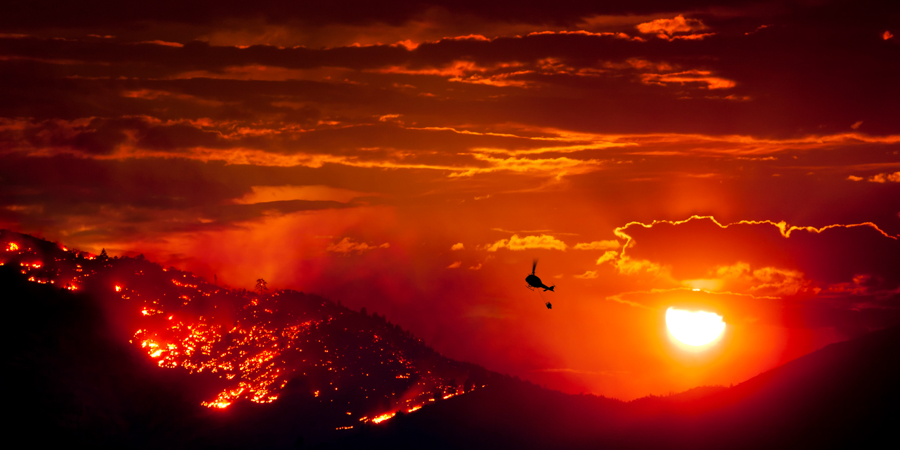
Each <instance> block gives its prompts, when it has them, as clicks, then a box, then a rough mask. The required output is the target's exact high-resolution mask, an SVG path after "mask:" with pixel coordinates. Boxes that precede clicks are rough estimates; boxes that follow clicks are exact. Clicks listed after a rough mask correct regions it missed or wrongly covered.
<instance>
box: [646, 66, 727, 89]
mask: <svg viewBox="0 0 900 450" xmlns="http://www.w3.org/2000/svg"><path fill="white" fill-rule="evenodd" d="M711 74H712V72H710V71H708V70H687V71H684V72H677V73H645V74H641V82H642V83H644V84H658V85H660V86H665V85H666V84H670V83H679V84H682V85H683V84H686V83H705V84H706V88H707V89H729V88H733V87H734V86H735V85H736V83H735V82H734V81H733V80H729V79H727V78H721V77H715V76H712V75H711Z"/></svg>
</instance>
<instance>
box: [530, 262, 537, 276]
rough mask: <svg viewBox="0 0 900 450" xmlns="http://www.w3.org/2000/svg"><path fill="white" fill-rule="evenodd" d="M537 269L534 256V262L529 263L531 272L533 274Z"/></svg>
mask: <svg viewBox="0 0 900 450" xmlns="http://www.w3.org/2000/svg"><path fill="white" fill-rule="evenodd" d="M535 270H537V258H535V260H534V262H533V263H531V274H532V275H534V271H535Z"/></svg>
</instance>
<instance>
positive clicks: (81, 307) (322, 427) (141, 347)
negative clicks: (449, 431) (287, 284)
mask: <svg viewBox="0 0 900 450" xmlns="http://www.w3.org/2000/svg"><path fill="white" fill-rule="evenodd" d="M0 245H2V249H0V265H2V267H0V269H2V274H3V279H2V280H0V282H2V284H0V286H2V289H3V290H4V291H5V292H6V293H7V294H8V295H7V296H5V297H6V298H9V299H10V303H11V304H13V305H15V308H14V309H13V310H14V311H16V312H17V313H16V314H14V315H13V317H16V318H17V320H16V323H14V324H13V326H12V328H13V329H14V330H17V331H15V332H14V333H13V337H15V339H16V340H23V341H24V345H22V346H20V347H17V352H19V353H17V354H16V359H14V360H13V361H14V364H15V368H14V369H11V370H16V371H18V373H22V374H27V375H23V376H24V378H23V380H24V381H23V382H25V381H27V380H31V381H29V382H30V383H32V385H31V391H32V392H42V394H41V395H44V394H46V395H51V394H47V393H49V392H58V393H59V395H56V394H53V395H56V396H53V395H51V397H52V398H51V399H50V400H46V402H49V403H47V404H45V405H44V406H41V407H36V408H37V409H34V408H32V407H31V406H28V408H30V410H33V411H47V410H51V409H54V410H58V411H68V410H69V409H71V408H69V407H70V406H71V407H72V408H74V407H75V406H77V403H78V402H79V401H81V402H82V403H83V404H90V403H91V402H95V403H98V405H97V412H96V414H95V415H94V416H90V417H89V418H85V417H87V416H85V414H88V415H90V411H88V410H87V409H85V411H84V412H83V413H79V412H77V411H75V412H71V413H66V414H69V415H75V416H78V417H81V418H80V419H78V420H75V419H72V420H75V421H74V422H72V420H69V419H63V418H61V417H55V418H49V417H44V419H47V420H51V419H52V420H51V422H53V423H56V424H57V426H58V427H62V428H63V429H66V430H69V431H67V432H66V433H69V434H71V433H74V434H75V435H84V433H85V429H84V427H83V426H82V424H89V428H91V427H92V428H91V429H94V428H96V430H95V431H91V432H90V433H88V434H87V436H92V437H90V438H87V437H85V439H88V440H90V439H97V440H98V442H101V443H108V444H110V445H118V444H121V442H120V441H116V440H115V439H112V438H111V439H112V440H110V441H108V442H107V441H106V440H104V438H103V436H107V435H108V436H115V437H116V439H125V441H124V442H128V444H129V445H134V444H135V443H138V442H142V440H141V439H140V438H139V436H136V435H134V434H133V433H134V430H132V427H133V426H135V425H134V420H137V421H138V422H140V423H145V422H147V421H144V420H141V419H140V417H143V416H142V414H144V415H146V414H145V412H139V411H145V409H146V408H151V409H154V410H160V411H159V413H163V411H162V410H161V409H165V408H156V407H151V406H149V404H147V403H146V402H144V400H143V399H142V397H141V396H143V395H151V396H153V395H156V394H159V395H161V396H160V397H159V398H156V397H154V399H153V401H154V402H156V401H172V402H178V405H175V406H172V408H174V409H177V410H178V411H172V412H165V413H163V414H162V415H160V417H168V416H178V417H182V416H183V417H187V418H191V419H192V418H195V417H200V418H202V421H204V422H203V424H201V425H196V426H194V427H189V428H188V430H191V432H190V433H188V434H187V435H185V434H184V433H183V430H182V429H181V428H180V427H181V425H180V421H181V419H179V426H178V427H175V428H173V429H169V428H166V427H164V428H165V431H164V432H163V431H159V430H158V431H155V432H153V434H154V435H155V436H156V437H159V438H161V436H162V435H165V434H166V433H168V434H172V435H173V436H179V439H181V438H187V439H188V440H187V441H184V442H183V443H185V445H187V444H186V443H187V442H203V443H205V445H206V444H217V445H218V444H221V445H225V446H231V445H236V443H242V445H243V444H246V445H253V446H256V445H266V446H268V445H274V446H290V445H293V443H294V442H295V441H296V439H297V437H298V436H300V435H306V438H307V441H311V442H316V441H317V440H321V439H327V438H329V437H330V435H331V434H334V433H336V432H338V431H340V432H344V433H346V432H347V431H345V430H349V429H353V428H360V427H362V426H364V425H365V424H366V423H380V422H382V421H384V420H388V419H390V418H391V417H392V416H393V415H394V414H395V413H397V412H398V411H400V412H403V413H408V412H411V411H416V410H418V409H420V408H422V407H423V406H424V405H428V404H431V403H435V402H436V401H443V400H444V399H446V398H450V397H454V396H457V395H459V394H463V393H466V392H471V391H472V390H474V389H476V388H483V387H484V386H485V385H486V384H487V383H488V382H489V380H490V379H492V378H497V377H498V376H497V375H496V374H492V373H490V372H488V371H487V370H485V369H483V368H481V367H478V366H475V365H472V364H468V363H461V362H457V361H453V360H450V359H447V358H445V357H443V356H441V355H440V354H438V353H437V352H435V351H434V350H433V349H431V348H429V347H427V346H426V345H425V344H424V343H422V341H421V340H418V339H416V338H414V337H413V336H412V335H410V334H409V333H408V332H407V331H405V330H403V329H401V328H400V327H399V326H396V325H393V324H391V323H390V322H388V321H387V320H386V319H385V318H384V317H383V316H379V315H377V314H374V313H373V314H372V315H369V314H367V313H366V312H365V309H364V310H363V311H360V312H356V311H352V310H349V309H347V308H345V307H343V306H340V305H338V304H335V303H333V302H331V301H328V300H325V299H323V298H321V297H317V296H315V295H309V294H304V293H302V292H297V291H290V290H284V291H277V292H268V291H267V289H266V288H265V286H264V283H260V285H259V286H258V287H259V291H258V292H253V291H249V292H248V291H247V290H245V289H240V290H238V289H230V288H226V287H221V286H216V285H215V284H211V283H209V282H207V281H206V280H204V279H202V278H199V277H196V276H194V275H192V274H190V273H188V272H183V271H180V270H177V269H174V268H168V269H166V268H163V267H161V266H159V265H158V264H155V263H152V262H150V261H147V260H145V259H144V258H143V257H140V256H139V257H137V258H109V257H108V256H106V255H105V254H101V255H99V256H94V255H88V254H85V253H83V252H78V251H72V250H69V249H65V248H62V247H60V246H58V245H57V244H54V243H52V242H47V241H43V240H40V239H36V238H33V237H30V236H26V235H21V234H18V233H13V232H9V231H5V230H4V231H0ZM26 280H27V281H26ZM260 281H262V280H260ZM18 328H22V331H21V332H20V331H18ZM48 340H49V341H52V342H60V343H61V344H59V345H55V346H54V345H49V344H47V341H48ZM29 371H31V372H29ZM32 372H33V373H32ZM82 372H83V373H89V374H93V373H95V372H96V373H98V374H100V375H98V376H96V377H94V376H88V375H85V376H83V377H82V376H80V375H78V376H76V377H75V378H73V379H61V380H54V379H53V377H54V376H58V375H59V374H65V373H71V374H76V375H77V374H79V373H82ZM107 378H109V380H107ZM35 380H43V381H35ZM97 380H104V381H102V382H101V383H100V384H99V385H97V386H94V381H97ZM129 380H133V381H129ZM161 380H163V381H164V380H175V381H172V383H174V384H172V385H171V386H169V385H166V386H164V387H160V386H157V384H158V383H160V382H163V381H161ZM34 383H38V384H37V385H34ZM54 383H55V384H54ZM41 384H43V385H46V386H48V387H47V389H41V388H40V386H41ZM164 384H165V383H164ZM137 386H141V387H137ZM165 389H174V390H175V392H173V393H171V394H166V393H164V392H163V391H165ZM92 390H93V391H97V392H96V395H91V394H89V392H93V391H92ZM148 393H155V394H148ZM138 394H139V395H138ZM72 395H74V396H75V397H77V398H80V399H82V400H78V399H74V400H73V399H71V398H68V399H67V398H65V397H66V396H69V397H71V396H72ZM20 400H21V401H22V402H24V403H23V405H24V404H25V403H27V400H26V399H24V398H23V399H20ZM276 400H277V402H276ZM60 402H62V403H60ZM66 402H75V403H73V405H75V406H72V405H69V404H68V403H66ZM120 403H121V404H126V405H127V407H126V406H122V405H120ZM151 403H152V402H151ZM50 405H53V407H50ZM201 405H202V406H201ZM263 405H264V406H263ZM176 406H177V408H176ZM23 407H24V406H23ZM67 408H68V409H67ZM123 408H124V409H123ZM129 408H131V409H129ZM133 408H138V409H137V410H134V411H133V410H132V409H133ZM76 409H77V408H76ZM210 409H213V410H221V409H227V410H226V411H217V412H212V411H209V410H210ZM73 411H74V410H73ZM79 414H80V416H79ZM147 414H150V413H147ZM150 415H151V416H152V415H153V414H150ZM35 417H41V416H40V415H38V416H35ZM67 417H68V416H67ZM23 420H24V419H23ZM166 420H168V419H166ZM198 420H199V419H198ZM38 422H39V421H38ZM149 422H153V421H152V420H150V421H149ZM35 423H37V422H35ZM184 423H191V421H190V420H187V421H184ZM225 424H229V425H227V426H226V425H225ZM235 424H240V426H233V425H235ZM141 426H143V425H141ZM122 427H124V428H122ZM179 430H181V431H179ZM212 430H215V432H213V431H212ZM246 430H254V431H253V432H252V433H248V432H246ZM63 434H65V433H63ZM175 441H178V439H174V438H173V442H175ZM167 445H169V444H167Z"/></svg>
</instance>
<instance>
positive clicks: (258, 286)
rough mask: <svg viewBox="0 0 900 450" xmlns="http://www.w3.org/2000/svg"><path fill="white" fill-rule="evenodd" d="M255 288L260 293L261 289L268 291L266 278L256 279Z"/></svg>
mask: <svg viewBox="0 0 900 450" xmlns="http://www.w3.org/2000/svg"><path fill="white" fill-rule="evenodd" d="M256 290H257V291H259V293H260V294H262V293H263V291H268V290H269V288H268V287H266V280H264V279H262V278H259V279H257V280H256Z"/></svg>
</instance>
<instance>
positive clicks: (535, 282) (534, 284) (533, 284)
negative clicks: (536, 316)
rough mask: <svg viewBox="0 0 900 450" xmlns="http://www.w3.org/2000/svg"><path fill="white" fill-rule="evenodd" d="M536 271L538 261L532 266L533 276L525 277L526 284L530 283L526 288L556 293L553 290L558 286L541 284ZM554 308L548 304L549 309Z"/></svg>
mask: <svg viewBox="0 0 900 450" xmlns="http://www.w3.org/2000/svg"><path fill="white" fill-rule="evenodd" d="M535 270H537V260H534V263H532V264H531V275H528V276H527V277H525V282H526V283H528V286H526V287H527V288H528V289H531V290H534V289H535V288H540V289H543V290H544V292H547V291H550V292H556V291H554V290H553V288H555V287H556V285H553V286H547V285H545V284H544V283H543V282H541V279H540V278H538V276H537V275H535V274H534V272H535ZM538 294H540V292H538ZM552 308H553V305H551V304H550V302H547V309H552Z"/></svg>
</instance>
